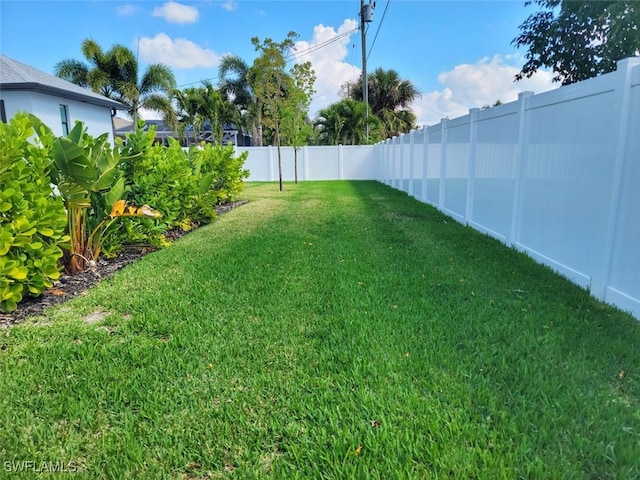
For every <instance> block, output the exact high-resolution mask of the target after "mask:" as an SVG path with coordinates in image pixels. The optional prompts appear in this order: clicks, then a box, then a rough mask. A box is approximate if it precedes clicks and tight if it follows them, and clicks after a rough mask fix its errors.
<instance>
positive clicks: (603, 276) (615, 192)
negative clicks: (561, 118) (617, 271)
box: [591, 58, 640, 300]
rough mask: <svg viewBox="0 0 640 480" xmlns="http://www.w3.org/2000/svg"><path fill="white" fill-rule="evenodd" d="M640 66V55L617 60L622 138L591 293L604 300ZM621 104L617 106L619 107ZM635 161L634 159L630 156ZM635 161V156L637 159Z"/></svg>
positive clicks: (620, 132) (608, 279)
mask: <svg viewBox="0 0 640 480" xmlns="http://www.w3.org/2000/svg"><path fill="white" fill-rule="evenodd" d="M637 65H640V59H638V58H625V59H624V60H619V61H618V62H617V69H616V75H617V78H616V79H617V81H618V82H617V83H618V85H617V87H616V90H618V91H617V92H616V97H617V98H616V104H617V105H616V104H614V105H613V108H612V111H614V112H616V111H618V112H620V114H619V116H618V119H617V121H618V138H617V140H616V141H617V144H616V156H615V161H614V167H613V168H614V170H613V186H612V189H611V198H610V199H609V215H608V219H609V221H608V225H607V231H606V236H605V243H604V249H603V250H604V251H603V257H602V261H601V267H600V269H599V271H597V272H595V273H596V274H595V275H594V276H593V277H592V278H591V294H592V295H594V296H595V297H597V298H599V299H601V300H604V299H605V295H606V289H607V286H608V285H609V281H610V279H611V266H612V265H611V264H612V262H613V246H614V244H615V240H616V226H617V225H618V214H619V210H620V190H621V187H622V174H623V171H624V164H625V148H626V144H627V136H628V134H629V112H630V105H631V100H630V98H629V97H630V96H631V78H632V73H633V69H634V67H635V66H637ZM616 107H617V108H616ZM629 160H631V159H629ZM634 160H635V159H634Z"/></svg>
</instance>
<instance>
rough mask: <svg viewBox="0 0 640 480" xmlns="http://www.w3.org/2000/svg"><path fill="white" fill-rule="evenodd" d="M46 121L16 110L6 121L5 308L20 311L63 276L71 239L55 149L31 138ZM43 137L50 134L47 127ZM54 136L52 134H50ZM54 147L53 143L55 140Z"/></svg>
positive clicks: (1, 218) (1, 199) (0, 239)
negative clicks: (57, 188)
mask: <svg viewBox="0 0 640 480" xmlns="http://www.w3.org/2000/svg"><path fill="white" fill-rule="evenodd" d="M36 128H38V129H39V128H40V121H39V120H38V119H37V118H35V117H34V116H32V115H27V114H25V113H18V114H16V115H15V116H14V117H13V118H12V119H11V120H10V121H9V123H1V122H0V311H3V312H7V311H12V310H15V309H16V307H17V304H18V303H19V302H20V301H21V300H22V299H23V297H24V296H25V295H31V296H38V295H40V294H41V293H42V292H43V291H44V290H45V289H46V288H48V287H51V286H52V285H53V282H54V281H55V280H57V279H58V278H59V277H60V268H59V266H58V261H59V259H60V258H61V257H62V255H63V250H62V248H63V247H64V246H66V244H67V242H68V240H69V237H67V236H66V235H65V227H66V214H65V210H64V205H63V203H62V199H61V198H60V197H58V196H56V195H54V194H53V189H52V187H51V178H50V172H51V148H50V147H45V146H43V145H38V144H36V143H33V142H31V141H30V139H32V138H34V136H33V135H34V133H35V129H36ZM39 133H40V134H41V135H50V133H47V132H46V131H41V132H39ZM50 138H52V137H50ZM49 145H50V144H49Z"/></svg>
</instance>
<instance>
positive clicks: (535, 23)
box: [512, 0, 640, 85]
mask: <svg viewBox="0 0 640 480" xmlns="http://www.w3.org/2000/svg"><path fill="white" fill-rule="evenodd" d="M532 3H534V4H536V5H538V6H539V7H540V8H541V10H540V11H538V12H536V13H533V14H531V15H529V17H528V18H527V19H526V20H525V21H524V22H523V23H522V25H520V35H518V36H517V37H516V38H515V39H514V40H513V41H512V44H513V45H515V46H516V47H518V48H521V47H523V48H526V49H527V53H526V55H525V58H526V60H527V61H526V63H525V64H524V66H523V67H522V70H521V71H520V72H519V73H518V74H517V75H516V80H522V79H523V78H525V77H527V78H528V77H531V75H533V74H534V73H535V72H536V71H537V70H538V69H540V68H543V67H547V68H551V69H552V70H553V73H554V77H553V81H555V82H561V83H562V85H568V84H570V83H574V82H579V81H581V80H586V79H587V78H591V77H594V76H596V75H599V74H601V73H606V72H611V71H613V70H615V68H616V62H617V61H618V60H621V59H623V58H625V57H631V56H635V55H639V54H640V27H639V25H640V3H639V2H637V1H629V0H628V1H614V0H608V1H600V0H587V1H577V0H570V1H567V0H528V1H527V2H525V5H530V4H532Z"/></svg>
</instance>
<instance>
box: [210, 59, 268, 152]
mask: <svg viewBox="0 0 640 480" xmlns="http://www.w3.org/2000/svg"><path fill="white" fill-rule="evenodd" d="M218 75H219V77H220V79H221V81H220V87H219V90H220V92H221V93H222V95H224V96H225V97H226V98H227V99H228V100H230V101H232V102H233V103H234V104H235V105H236V106H237V107H238V109H239V111H240V112H241V113H242V117H241V118H242V120H243V122H242V123H243V126H244V127H246V128H247V129H248V130H250V131H251V133H252V135H253V137H254V138H255V139H256V145H258V146H262V125H261V119H262V115H261V114H262V105H261V102H260V101H259V100H258V99H257V98H256V96H255V93H254V91H253V83H254V80H255V79H254V76H255V75H254V71H253V70H252V69H251V67H250V66H249V65H248V64H247V62H245V61H244V60H243V59H242V58H240V57H238V56H236V55H224V56H223V57H222V60H221V61H220V66H219V67H218Z"/></svg>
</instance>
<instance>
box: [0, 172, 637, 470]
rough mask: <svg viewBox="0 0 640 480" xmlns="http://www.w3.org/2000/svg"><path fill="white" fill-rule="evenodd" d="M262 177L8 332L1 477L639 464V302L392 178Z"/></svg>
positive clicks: (2, 341) (1, 374)
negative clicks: (190, 225) (539, 260)
mask: <svg viewBox="0 0 640 480" xmlns="http://www.w3.org/2000/svg"><path fill="white" fill-rule="evenodd" d="M246 196H247V198H248V199H250V200H251V201H250V203H249V204H247V205H244V206H242V207H241V208H239V209H236V210H234V211H232V212H231V213H229V214H226V215H224V216H223V217H221V218H220V219H219V221H217V222H215V223H214V224H212V225H210V226H208V227H205V228H202V229H199V230H197V231H195V232H193V233H192V234H190V235H188V236H186V237H184V238H182V239H180V240H179V241H177V242H176V243H175V244H174V245H173V246H171V247H170V248H168V249H166V250H163V251H159V252H156V253H153V254H151V255H149V256H147V257H145V258H144V259H142V260H141V261H139V262H136V263H135V264H133V265H131V266H129V267H127V268H126V269H124V270H123V271H121V272H120V273H119V274H117V275H116V276H115V277H112V278H110V279H108V280H106V281H104V282H102V283H101V284H99V285H98V286H96V287H95V288H92V289H91V291H90V292H89V293H88V295H86V296H85V297H83V298H80V299H76V300H74V301H72V302H70V303H67V304H65V305H64V306H62V307H61V308H57V309H54V310H52V311H51V312H50V313H49V314H48V315H47V316H46V317H43V318H38V319H34V320H32V321H29V322H26V323H25V324H22V325H19V326H16V327H13V328H10V329H6V330H0V425H1V426H2V428H0V478H4V477H11V478H53V477H57V475H58V473H51V472H47V469H49V470H51V469H55V468H56V463H55V462H58V464H57V465H58V466H66V467H67V468H69V467H71V469H74V470H77V472H76V476H77V478H117V479H126V478H131V479H141V478H145V479H146V478H149V479H152V478H153V479H160V478H172V479H200V478H237V479H251V478H282V479H295V478H325V479H333V478H335V479H343V478H358V479H360V478H362V479H378V478H379V479H394V478H398V479H401V478H407V479H430V478H434V479H438V478H447V479H449V478H456V479H458V478H460V479H466V478H480V479H484V478H486V479H497V478H506V479H512V478H526V479H530V478H553V479H556V478H567V479H572V478H576V479H605V478H606V479H608V478H611V479H631V478H640V401H639V400H640V355H639V354H638V351H639V350H638V347H639V346H640V322H637V321H636V320H634V319H632V318H631V317H630V316H628V315H626V314H624V313H622V312H620V311H618V310H616V309H614V308H612V307H610V306H607V305H604V304H602V303H600V302H597V301H596V300H594V299H592V298H591V297H589V295H588V294H587V293H586V292H585V291H584V290H582V289H580V288H579V287H577V286H575V285H573V284H571V283H569V282H568V281H566V280H565V279H563V278H561V277H559V276H557V275H555V274H553V273H552V272H551V271H550V270H548V269H547V268H545V267H542V266H540V265H537V264H535V263H534V262H533V261H532V260H531V259H529V258H528V257H526V256H524V255H522V254H520V253H518V252H516V251H514V250H512V249H509V248H507V247H505V246H503V245H501V244H499V243H498V242H496V241H494V240H493V239H491V238H489V237H487V236H484V235H481V234H478V233H476V232H474V231H473V230H471V229H469V228H467V227H464V226H462V225H460V224H457V223H456V222H454V221H453V220H451V219H450V218H448V217H445V216H443V215H442V214H440V213H438V212H437V211H435V210H434V209H432V208H430V207H428V206H426V205H423V204H421V203H419V202H417V201H415V200H413V199H411V198H410V197H408V196H406V195H404V194H403V193H400V192H397V191H394V190H391V189H389V188H387V187H385V186H382V185H380V184H376V183H373V182H317V183H303V184H299V185H293V184H286V185H285V191H284V192H282V193H280V192H277V187H276V186H275V185H273V184H249V185H248V186H247V189H246ZM27 461H30V462H33V464H24V463H20V462H27ZM12 462H14V463H12ZM43 462H45V463H44V464H43ZM46 462H53V463H49V464H47V463H46ZM19 467H20V468H22V470H23V471H22V472H18V473H16V470H17V469H18V468H19Z"/></svg>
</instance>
